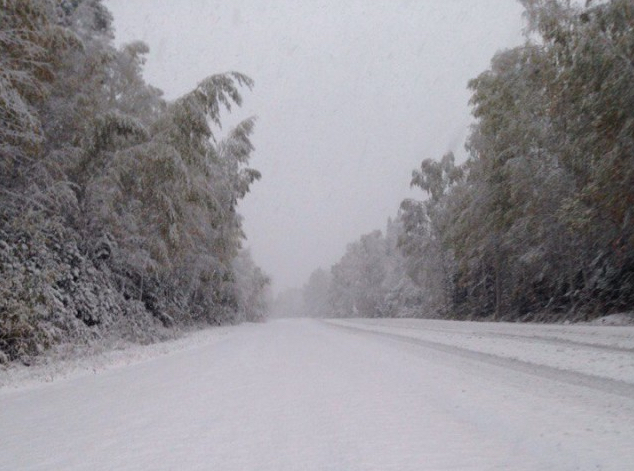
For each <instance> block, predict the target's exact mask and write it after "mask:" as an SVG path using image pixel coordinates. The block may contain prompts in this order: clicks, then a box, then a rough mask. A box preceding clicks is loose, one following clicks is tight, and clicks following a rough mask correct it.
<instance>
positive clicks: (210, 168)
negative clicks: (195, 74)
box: [0, 0, 269, 363]
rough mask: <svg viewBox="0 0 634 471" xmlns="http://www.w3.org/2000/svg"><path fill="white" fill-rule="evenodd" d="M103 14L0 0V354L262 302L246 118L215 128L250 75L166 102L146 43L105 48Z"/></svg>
mask: <svg viewBox="0 0 634 471" xmlns="http://www.w3.org/2000/svg"><path fill="white" fill-rule="evenodd" d="M112 22H113V20H112V16H111V14H110V12H109V11H108V10H107V9H106V7H105V6H104V5H103V3H102V1H101V0H63V1H57V0H4V1H3V2H2V8H1V9H0V363H2V362H3V361H8V360H13V359H18V358H26V357H29V356H32V355H36V354H38V353H41V352H42V351H44V350H46V349H47V348H49V347H51V346H53V345H55V344H57V343H59V342H68V341H71V342H87V341H89V340H90V339H94V338H101V337H107V336H114V337H116V338H126V339H131V340H134V341H143V342H145V341H152V340H155V339H158V338H162V337H166V336H170V335H172V332H173V331H174V329H175V328H177V327H179V326H189V325H199V324H216V323H227V322H238V321H242V320H257V319H260V318H262V316H263V315H264V312H265V303H264V292H265V291H266V287H267V285H268V283H269V281H268V277H267V276H266V274H264V273H263V272H262V270H260V269H259V268H258V267H257V266H255V264H254V263H253V261H252V260H251V257H250V255H249V253H248V252H246V251H244V250H242V249H241V244H242V241H243V239H244V234H243V231H242V224H241V216H240V214H239V213H238V212H237V210H236V206H237V204H238V202H239V200H240V199H242V198H243V197H244V196H245V195H246V193H247V192H248V191H249V188H250V186H251V184H252V183H253V182H254V181H256V180H258V179H259V178H260V173H259V172H258V171H257V170H254V169H252V168H250V167H249V166H248V163H249V159H250V156H251V153H252V151H253V146H252V144H251V141H250V138H249V137H250V135H251V133H252V132H253V127H254V123H255V120H254V118H249V119H246V120H244V121H242V122H241V123H240V124H238V125H237V126H235V127H234V128H233V129H231V130H229V131H228V132H226V133H225V134H224V135H221V134H222V133H221V131H220V129H221V124H222V123H221V119H220V115H221V112H222V111H223V110H228V111H230V110H231V109H232V107H234V106H239V105H240V104H241V102H242V97H241V90H243V89H245V88H246V89H251V87H252V86H253V82H252V80H251V79H250V78H249V77H247V76H245V75H243V74H240V73H235V72H232V73H226V74H219V75H212V76H210V77H208V78H206V79H204V80H202V81H201V82H200V83H199V84H198V85H197V86H196V88H195V89H194V90H192V91H191V92H189V93H187V94H185V95H183V96H182V97H180V98H178V99H176V100H174V101H167V100H165V99H164V98H162V92H161V91H160V90H159V89H157V88H155V87H153V86H151V85H149V84H147V83H146V82H145V81H144V79H143V77H142V68H143V64H144V61H145V59H144V57H145V55H146V54H147V53H148V51H149V50H148V47H147V45H146V44H144V43H143V42H132V43H130V44H126V45H124V46H122V47H120V48H115V47H114V45H113V37H114V35H113V27H112Z"/></svg>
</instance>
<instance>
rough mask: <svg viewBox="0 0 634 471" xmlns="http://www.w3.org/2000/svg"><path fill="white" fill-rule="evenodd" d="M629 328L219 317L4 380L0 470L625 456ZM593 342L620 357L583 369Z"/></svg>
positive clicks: (561, 462)
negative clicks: (202, 328)
mask: <svg viewBox="0 0 634 471" xmlns="http://www.w3.org/2000/svg"><path fill="white" fill-rule="evenodd" d="M368 329H372V330H374V332H372V331H369V330H368ZM478 336H480V337H481V338H480V339H477V337H478ZM633 336H634V329H633V328H632V327H621V328H618V329H616V328H611V327H603V326H524V325H515V324H513V325H511V324H499V325H498V324H495V325H485V324H473V323H438V321H414V320H380V321H378V320H377V321H374V320H372V321H369V320H346V321H328V322H320V321H316V320H280V321H274V322H268V323H266V324H244V325H240V326H237V327H230V328H223V329H220V330H216V329H212V330H210V331H206V332H204V333H201V334H196V336H195V337H194V340H192V341H191V343H189V344H188V343H187V339H184V340H179V341H176V342H171V343H167V344H163V346H162V347H161V348H160V349H159V350H154V351H152V350H153V349H155V347H150V348H149V350H147V352H148V353H139V352H140V351H141V350H144V349H137V350H136V353H134V354H129V355H128V354H127V353H126V351H124V352H120V353H119V354H118V357H117V359H116V360H115V361H113V362H111V363H108V360H107V358H106V359H105V360H104V359H102V360H100V361H101V364H100V365H98V366H97V367H96V368H95V370H94V372H90V373H86V372H85V371H84V372H83V373H82V372H80V373H78V374H75V373H74V372H71V373H72V374H67V375H66V376H65V377H61V378H58V379H55V380H53V381H52V382H49V383H39V384H34V383H33V381H32V380H31V381H30V382H29V384H28V387H26V388H25V387H20V388H18V389H16V386H21V385H22V382H21V381H22V379H16V377H13V380H8V381H5V384H6V385H7V386H5V387H4V388H3V389H2V390H1V391H0V424H2V426H1V427H0V469H1V470H5V469H6V470H14V469H20V470H49V469H50V470H55V469H64V470H75V469H91V470H101V469H103V470H106V469H124V470H137V469H138V470H141V469H156V470H170V469H173V470H189V469H200V470H209V469H213V470H276V471H283V470H293V471H299V470H399V471H407V470H417V471H420V470H449V469H451V470H457V469H459V470H519V471H521V470H531V471H534V470H542V469H543V470H546V469H557V470H597V469H601V470H619V471H620V470H623V469H631V468H632V466H633V465H634V446H633V445H632V440H631V438H632V437H633V436H634V393H633V392H632V391H633V389H628V388H630V387H631V386H632V382H631V376H630V372H629V370H628V368H629V367H628V360H626V359H624V358H625V357H623V358H622V357H621V356H619V355H616V354H614V355H613V353H612V350H613V349H616V350H618V351H621V350H622V351H623V352H621V353H627V352H626V350H628V349H630V348H631V342H632V341H633V340H632V337H633ZM489 344H492V345H494V346H493V347H491V348H490V349H489V347H485V346H486V345H489ZM439 345H440V347H439ZM513 345H515V346H516V347H515V350H513V353H510V354H504V348H507V347H508V348H511V346H513ZM553 345H559V346H560V348H562V349H563V354H562V357H565V358H566V359H565V360H562V362H561V363H559V360H557V359H556V358H553V357H557V356H559V353H560V352H557V350H556V349H555V350H550V349H547V347H549V346H553ZM573 346H574V348H575V349H576V352H577V354H578V356H577V357H576V358H577V362H576V364H575V363H574V361H573V360H572V359H573V358H574V355H573V354H572V353H571V354H568V353H566V349H567V348H573ZM544 349H546V350H544ZM540 350H544V353H543V354H542V355H541V356H538V355H537V354H536V352H537V351H540ZM522 351H524V352H526V355H527V356H521V353H517V352H522ZM588 352H595V353H596V352H601V354H602V355H612V356H609V359H608V357H606V359H605V360H601V361H605V362H606V363H605V364H607V362H613V364H612V366H611V368H610V370H611V371H612V370H614V371H616V372H611V373H610V375H609V376H606V375H601V376H597V375H595V373H593V371H594V370H586V369H584V368H585V367H584V363H586V362H587V361H588V358H590V357H591V355H592V354H591V353H588ZM106 357H107V355H106ZM493 357H496V358H498V361H497V362H492V361H490V360H491V358H493ZM516 357H517V358H516ZM633 357H634V355H632V351H630V352H629V358H630V361H632V358H633ZM90 362H93V363H95V359H94V358H93V359H92V360H90V361H88V362H87V364H89V363H90ZM519 362H523V363H522V364H524V365H526V364H529V363H530V364H531V365H533V370H532V371H526V370H522V369H520V370H517V369H516V366H517V365H518V364H519ZM531 362H532V363H531ZM106 365H107V368H106V367H105V366H106ZM619 366H623V368H619ZM555 368H557V369H558V371H561V372H563V373H567V374H569V375H570V374H572V375H580V376H583V377H586V378H591V381H590V382H588V383H587V384H584V385H580V384H577V383H575V381H570V380H569V376H566V374H564V375H562V376H561V377H553V376H552V375H550V374H546V373H548V372H551V371H552V370H553V369H555ZM73 371H74V370H73ZM618 371H622V372H623V373H622V374H619V373H618ZM4 374H5V373H3V372H0V376H2V375H4ZM5 379H6V378H5ZM614 384H620V385H624V386H623V388H622V389H620V390H618V391H616V392H611V391H610V387H612V386H613V385H614ZM601 385H603V386H602V387H599V386H601Z"/></svg>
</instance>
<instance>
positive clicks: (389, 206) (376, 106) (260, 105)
mask: <svg viewBox="0 0 634 471" xmlns="http://www.w3.org/2000/svg"><path fill="white" fill-rule="evenodd" d="M105 3H106V5H107V6H108V8H109V9H110V10H111V11H112V13H113V15H114V19H115V22H114V24H115V28H116V42H117V43H118V44H120V43H124V42H129V41H131V40H134V39H141V40H143V41H145V42H147V43H148V44H149V46H150V50H151V51H150V54H149V56H148V60H147V64H146V67H145V77H146V79H147V80H148V82H150V83H151V84H153V85H155V86H157V87H159V88H161V89H162V90H163V91H164V92H165V95H166V97H167V98H168V99H173V98H176V97H178V96H179V95H181V94H183V93H185V92H187V91H189V90H191V89H192V88H194V87H195V86H196V84H197V83H198V82H199V81H200V80H202V79H203V78H204V77H206V76H208V75H211V74H214V73H218V72H225V71H229V70H236V71H240V72H244V73H246V74H247V75H249V76H250V77H251V78H253V79H254V80H255V83H256V85H255V88H254V90H253V91H252V92H249V91H248V90H245V91H244V93H243V97H244V99H245V100H244V105H243V107H242V108H241V109H238V110H234V112H233V115H232V118H231V120H233V122H237V121H238V120H240V119H243V118H246V117H248V116H251V115H257V116H258V123H257V126H256V130H255V135H254V136H253V143H254V145H255V146H256V152H255V153H254V155H253V159H252V161H251V165H252V166H253V167H255V168H257V169H259V170H260V171H261V172H262V174H263V179H262V180H261V181H260V182H257V183H256V184H255V185H254V186H253V187H252V191H251V193H250V194H249V195H247V197H246V199H245V200H244V201H243V202H242V203H241V204H240V212H241V213H242V214H243V215H244V218H245V221H244V227H245V230H246V234H247V237H248V240H247V242H246V246H248V247H250V248H251V251H252V254H253V256H254V259H255V260H256V262H257V263H258V264H259V265H260V266H262V267H263V269H264V270H266V271H267V272H268V273H269V274H270V275H271V276H272V277H273V281H274V289H275V290H276V291H279V290H282V289H286V288H289V287H299V286H301V285H302V284H303V283H304V282H305V281H306V280H307V278H308V276H309V274H310V272H311V271H312V270H314V269H315V268H317V267H320V266H321V267H323V268H326V269H328V268H329V267H330V266H331V265H332V264H334V263H335V262H336V261H337V260H338V259H339V258H340V257H341V256H342V255H343V253H344V251H345V247H346V245H347V244H348V243H349V242H351V241H353V240H355V239H357V238H358V237H359V236H360V235H361V234H364V233H367V232H370V231H372V230H374V229H380V228H383V227H384V225H385V222H386V220H387V218H388V217H390V216H394V215H395V214H396V212H397V210H398V207H399V204H400V202H401V200H402V199H404V198H406V197H416V198H422V196H423V195H422V193H420V192H416V191H412V190H410V189H409V181H410V176H411V171H412V170H413V169H414V168H416V167H418V166H419V165H420V162H421V161H422V160H423V159H424V158H428V157H432V158H440V157H441V156H442V155H443V154H444V153H445V152H447V151H449V150H453V151H454V152H456V153H457V154H458V155H463V154H464V150H463V146H464V140H465V137H466V135H467V132H468V126H469V124H470V123H471V122H472V118H471V116H470V113H469V106H468V100H469V96H470V95H469V92H468V90H467V88H466V85H467V81H468V80H469V79H471V78H474V77H475V76H477V75H478V74H479V73H480V72H482V71H484V70H485V69H486V68H487V67H488V65H489V61H490V59H491V57H492V56H493V54H494V53H495V52H496V51H498V50H500V49H504V48H507V47H512V46H515V45H518V44H520V43H521V42H522V35H521V30H522V27H523V22H522V16H521V13H522V8H521V6H520V5H519V3H517V2H516V1H514V0H401V1H397V0H314V1H303V0H285V1H281V0H268V1H264V0H232V1H227V0H224V1H222V0H179V1H178V2H176V1H165V0H134V1H132V0H106V2H105Z"/></svg>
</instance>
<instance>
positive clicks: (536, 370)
mask: <svg viewBox="0 0 634 471" xmlns="http://www.w3.org/2000/svg"><path fill="white" fill-rule="evenodd" d="M324 322H325V323H326V324H327V325H329V326H332V327H335V328H339V329H342V330H347V331H348V332H351V333H355V334H369V335H375V336H378V337H383V338H387V339H390V340H394V341H398V342H405V343H409V344H413V345H417V346H420V347H424V348H429V349H432V350H436V351H439V352H443V353H447V354H450V355H454V356H459V357H463V358H466V359H470V360H476V361H479V362H482V363H487V364H489V365H494V366H498V367H502V368H507V369H512V370H513V371H516V372H521V373H525V374H528V375H532V376H538V377H541V378H545V379H549V380H552V381H558V382H563V383H568V384H571V385H573V386H582V387H586V388H591V389H595V390H598V391H601V392H604V393H608V394H615V395H617V396H622V397H626V398H628V399H634V384H631V383H626V382H624V381H619V380H615V379H611V378H604V377H600V376H594V375H589V374H586V373H581V372H578V371H572V370H564V369H561V368H555V367H552V366H548V365H542V364H537V363H531V362H528V361H523V360H518V359H515V358H508V357H503V356H499V355H494V354H491V353H484V352H478V351H475V350H471V349H468V348H464V347H458V346H454V345H447V344H444V343H440V342H434V341H431V340H424V339H419V338H415V337H409V336H407V335H399V334H394V333H390V332H381V331H378V330H374V329H369V328H367V327H364V326H361V325H359V326H352V325H343V324H339V323H334V322H329V321H324ZM373 327H374V328H376V327H377V326H373ZM453 333H455V332H452V334H453ZM619 350H620V349H619Z"/></svg>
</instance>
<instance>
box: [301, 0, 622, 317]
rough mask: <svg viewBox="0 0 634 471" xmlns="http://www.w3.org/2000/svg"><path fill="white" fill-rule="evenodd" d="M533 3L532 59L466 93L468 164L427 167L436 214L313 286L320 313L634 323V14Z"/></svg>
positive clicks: (424, 186) (513, 63)
mask: <svg viewBox="0 0 634 471" xmlns="http://www.w3.org/2000/svg"><path fill="white" fill-rule="evenodd" d="M521 3H522V5H523V6H524V8H525V17H526V19H527V28H526V33H525V34H526V38H525V42H524V44H522V45H521V46H519V47H515V48H512V49H508V50H504V51H502V52H499V53H497V54H496V55H495V56H494V57H493V59H492V61H491V66H490V68H489V69H488V70H486V71H484V72H483V73H481V74H480V75H479V76H478V77H476V78H475V79H473V80H471V81H470V82H469V84H468V87H469V89H470V90H471V92H472V95H471V101H470V104H471V105H472V110H473V111H472V112H473V116H474V118H475V122H474V124H473V126H472V128H471V131H470V135H469V137H468V141H467V145H466V150H467V153H468V158H467V160H466V162H464V163H463V164H460V165H458V164H456V161H455V158H454V155H453V154H452V153H448V154H447V155H445V156H443V157H442V158H441V159H439V160H433V159H426V160H424V161H423V162H422V164H421V166H420V168H419V169H417V170H415V171H414V172H413V175H412V180H411V185H412V186H414V187H417V188H420V189H421V190H422V191H423V192H424V194H425V195H426V197H427V198H426V199H424V200H420V201H417V200H406V201H403V203H402V204H401V207H400V211H399V213H398V215H397V217H396V218H395V220H394V221H390V222H389V223H388V228H387V232H386V235H385V236H383V235H382V234H381V233H380V232H374V233H371V234H368V235H364V236H362V237H361V239H360V240H358V241H357V242H354V243H352V244H350V245H349V246H348V249H347V251H346V253H345V255H344V256H343V258H342V259H341V260H340V261H339V262H338V263H337V264H336V265H334V266H333V267H332V270H331V271H330V273H327V272H316V273H315V274H313V276H312V277H311V279H310V280H309V282H308V283H307V285H306V286H305V288H304V299H305V305H306V310H307V312H309V313H311V314H315V315H335V316H368V317H373V316H399V315H407V316H410V315H415V316H423V317H442V318H453V319H492V320H510V321H517V320H520V321H557V320H573V321H574V320H580V319H590V318H592V317H596V316H598V315H601V314H605V313H610V312H616V311H625V310H631V309H632V308H633V307H634V221H633V218H634V3H632V1H631V0H610V1H605V2H596V1H587V2H585V5H584V6H580V5H578V4H577V3H575V2H571V1H569V0H521ZM325 278H327V282H324V279H325ZM324 286H326V288H324ZM317 293H318V294H319V295H317ZM317 298H320V302H321V305H320V304H319V303H316V302H315V299H317ZM324 300H326V302H325V303H324ZM316 306H321V307H319V308H317V307H316Z"/></svg>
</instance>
